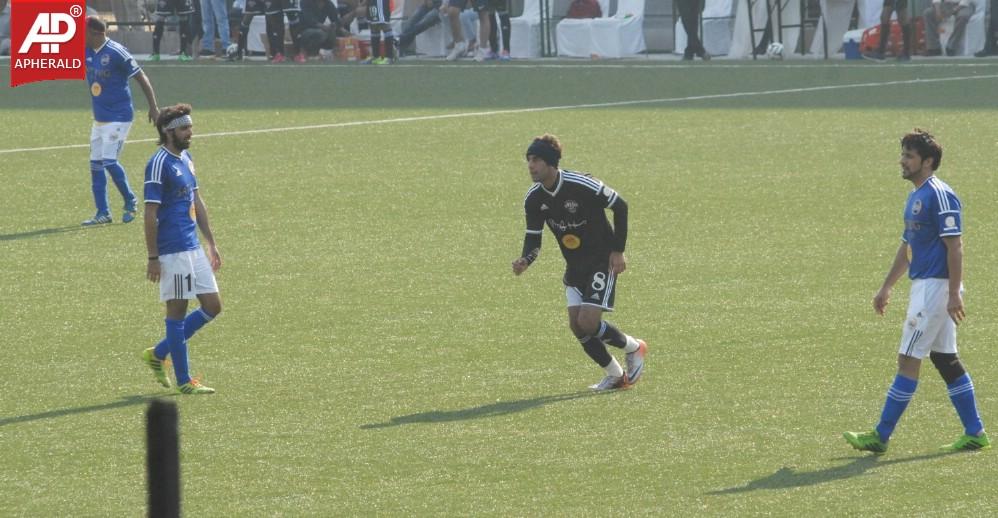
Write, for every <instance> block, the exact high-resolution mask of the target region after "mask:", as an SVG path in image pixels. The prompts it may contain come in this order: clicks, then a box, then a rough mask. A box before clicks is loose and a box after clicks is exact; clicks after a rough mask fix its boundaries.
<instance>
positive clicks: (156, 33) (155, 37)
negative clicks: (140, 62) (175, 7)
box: [149, 0, 170, 61]
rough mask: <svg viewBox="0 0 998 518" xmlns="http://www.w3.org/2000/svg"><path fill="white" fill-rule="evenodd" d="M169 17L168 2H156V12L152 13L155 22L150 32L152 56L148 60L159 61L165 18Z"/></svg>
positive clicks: (158, 0)
mask: <svg viewBox="0 0 998 518" xmlns="http://www.w3.org/2000/svg"><path fill="white" fill-rule="evenodd" d="M169 15H170V1H169V0H157V2H156V11H155V12H154V13H153V19H154V20H155V22H154V24H153V30H152V55H151V56H149V59H150V60H152V61H159V44H160V43H161V42H162V41H163V30H164V28H165V27H166V17H167V16H169Z"/></svg>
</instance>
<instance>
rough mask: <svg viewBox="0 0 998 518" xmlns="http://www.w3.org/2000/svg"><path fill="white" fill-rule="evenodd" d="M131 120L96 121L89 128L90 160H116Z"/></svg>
mask: <svg viewBox="0 0 998 518" xmlns="http://www.w3.org/2000/svg"><path fill="white" fill-rule="evenodd" d="M131 127H132V123H131V122H97V121H94V125H93V126H92V127H91V128H90V160H91V161H96V160H117V159H118V155H120V154H121V150H122V148H124V147H125V139H126V138H127V137H128V130H129V129H130V128H131Z"/></svg>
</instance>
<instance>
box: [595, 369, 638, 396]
mask: <svg viewBox="0 0 998 518" xmlns="http://www.w3.org/2000/svg"><path fill="white" fill-rule="evenodd" d="M630 386H631V385H630V383H628V382H627V373H626V372H625V373H624V375H623V376H607V377H605V378H603V381H600V382H599V383H597V384H595V385H589V388H590V389H592V390H595V391H596V392H603V391H605V390H617V389H625V388H628V387H630Z"/></svg>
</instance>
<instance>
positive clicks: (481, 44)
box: [475, 0, 492, 62]
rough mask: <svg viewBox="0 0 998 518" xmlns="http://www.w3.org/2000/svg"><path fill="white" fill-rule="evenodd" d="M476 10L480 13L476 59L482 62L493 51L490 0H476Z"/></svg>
mask: <svg viewBox="0 0 998 518" xmlns="http://www.w3.org/2000/svg"><path fill="white" fill-rule="evenodd" d="M475 11H476V12H477V13H478V52H476V53H475V61H478V62H482V61H485V60H486V59H488V58H489V55H490V54H491V53H492V49H491V47H490V43H489V42H490V41H491V38H492V11H491V10H489V6H488V0H475Z"/></svg>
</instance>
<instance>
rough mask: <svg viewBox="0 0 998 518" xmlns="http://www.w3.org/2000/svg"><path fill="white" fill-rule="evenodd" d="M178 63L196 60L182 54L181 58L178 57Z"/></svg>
mask: <svg viewBox="0 0 998 518" xmlns="http://www.w3.org/2000/svg"><path fill="white" fill-rule="evenodd" d="M177 61H185V62H186V61H194V58H192V57H190V56H188V55H187V54H186V53H184V52H181V53H180V56H178V57H177Z"/></svg>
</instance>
